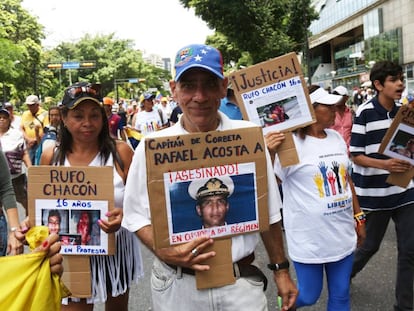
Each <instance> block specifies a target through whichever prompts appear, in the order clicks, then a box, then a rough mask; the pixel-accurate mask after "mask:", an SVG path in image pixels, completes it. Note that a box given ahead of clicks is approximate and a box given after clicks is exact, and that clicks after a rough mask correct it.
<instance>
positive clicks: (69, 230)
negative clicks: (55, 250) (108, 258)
mask: <svg viewBox="0 0 414 311" xmlns="http://www.w3.org/2000/svg"><path fill="white" fill-rule="evenodd" d="M35 205H36V206H35V211H36V215H35V219H36V225H44V226H47V227H48V228H49V232H50V233H56V234H59V237H60V241H61V242H62V249H61V253H63V254H65V255H79V254H82V255H98V254H101V255H105V254H107V253H108V235H107V234H106V233H105V232H104V231H103V230H101V228H100V227H99V225H98V220H99V219H101V218H102V217H103V215H105V214H106V212H107V211H108V202H107V201H94V200H90V201H89V200H88V201H81V200H80V201H78V200H60V199H58V200H53V199H52V200H48V199H37V200H35Z"/></svg>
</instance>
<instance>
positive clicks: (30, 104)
mask: <svg viewBox="0 0 414 311" xmlns="http://www.w3.org/2000/svg"><path fill="white" fill-rule="evenodd" d="M25 104H26V105H27V108H28V110H26V111H24V112H23V114H22V119H21V124H20V129H21V130H22V131H23V135H24V138H25V140H26V144H27V148H28V150H29V156H30V160H31V161H32V164H34V163H35V157H36V149H37V146H38V143H39V142H40V140H41V139H42V136H43V128H44V127H45V126H46V125H48V123H49V122H48V120H47V111H46V110H44V109H43V108H42V107H40V100H39V97H37V96H36V95H29V96H27V98H26V101H25Z"/></svg>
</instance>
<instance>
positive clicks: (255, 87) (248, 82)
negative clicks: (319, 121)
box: [229, 53, 315, 166]
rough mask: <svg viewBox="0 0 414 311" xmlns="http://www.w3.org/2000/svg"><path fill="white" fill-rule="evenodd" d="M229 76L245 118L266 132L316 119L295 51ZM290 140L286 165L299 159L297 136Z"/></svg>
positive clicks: (286, 129)
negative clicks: (295, 143)
mask: <svg viewBox="0 0 414 311" xmlns="http://www.w3.org/2000/svg"><path fill="white" fill-rule="evenodd" d="M229 80H230V81H231V83H232V88H233V90H234V94H235V96H236V98H237V102H238V103H239V104H240V105H239V106H240V108H241V111H242V113H243V118H244V119H246V120H250V121H252V122H254V123H255V124H257V125H258V126H260V127H262V129H263V134H267V133H269V132H271V131H275V130H278V131H282V132H290V131H292V130H294V129H296V128H300V127H305V126H307V125H309V124H312V123H314V122H315V113H314V111H313V107H312V104H311V101H310V98H309V94H308V90H307V87H306V83H305V80H304V78H303V74H302V70H301V67H300V64H299V61H298V59H297V56H296V54H295V53H289V54H286V55H284V56H280V57H276V58H274V59H271V60H269V61H265V62H262V63H259V64H256V65H253V66H250V67H248V68H244V69H241V70H238V71H236V72H233V73H231V75H230V76H229ZM290 142H291V143H289V142H288V141H287V142H285V143H284V144H283V146H281V147H280V148H279V150H280V151H281V152H280V153H279V158H280V161H281V163H282V165H283V166H287V165H291V164H295V163H297V162H298V161H299V160H298V157H297V154H296V148H295V145H294V143H293V140H290ZM292 159H293V161H292ZM294 159H296V161H294Z"/></svg>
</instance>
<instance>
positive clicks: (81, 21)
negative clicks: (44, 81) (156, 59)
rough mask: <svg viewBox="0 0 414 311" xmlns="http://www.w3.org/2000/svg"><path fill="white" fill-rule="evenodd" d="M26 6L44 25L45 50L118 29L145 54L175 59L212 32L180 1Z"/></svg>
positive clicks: (74, 0)
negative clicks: (184, 49) (178, 52)
mask: <svg viewBox="0 0 414 311" xmlns="http://www.w3.org/2000/svg"><path fill="white" fill-rule="evenodd" d="M22 6H23V8H25V9H26V10H28V11H29V13H30V14H31V15H33V16H36V17H38V22H39V23H40V24H41V25H43V26H44V27H45V29H44V32H45V35H46V39H45V40H44V41H43V46H44V47H47V48H53V47H55V46H57V45H58V44H59V43H61V42H63V41H65V42H68V41H69V42H76V41H77V40H79V39H80V38H81V37H83V36H84V35H85V34H91V35H108V34H110V33H115V37H116V38H117V39H131V40H133V41H134V42H135V48H136V49H140V50H142V51H143V52H144V54H158V55H160V56H161V57H171V58H173V57H174V56H175V53H176V52H177V51H178V50H179V49H180V48H181V47H183V46H185V45H187V44H191V43H204V42H205V39H206V37H207V36H208V35H211V34H212V33H213V30H211V29H209V28H208V27H207V25H206V23H205V22H204V21H202V20H201V19H200V18H198V17H196V16H195V14H194V11H193V10H188V9H185V8H184V7H183V6H182V5H181V4H180V3H179V0H115V1H111V0H71V1H68V0H23V2H22Z"/></svg>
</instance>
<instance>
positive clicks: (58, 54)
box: [45, 34, 170, 98]
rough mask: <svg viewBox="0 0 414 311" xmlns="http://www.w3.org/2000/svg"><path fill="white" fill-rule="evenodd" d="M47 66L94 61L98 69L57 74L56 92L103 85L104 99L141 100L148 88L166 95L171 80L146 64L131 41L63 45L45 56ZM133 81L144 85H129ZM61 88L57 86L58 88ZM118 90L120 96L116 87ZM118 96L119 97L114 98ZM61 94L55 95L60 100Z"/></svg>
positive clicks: (98, 39) (87, 39)
mask: <svg viewBox="0 0 414 311" xmlns="http://www.w3.org/2000/svg"><path fill="white" fill-rule="evenodd" d="M46 55H47V56H46V59H45V61H46V62H48V63H61V62H68V61H74V62H82V61H94V62H95V63H96V68H91V69H76V70H55V71H54V72H53V76H54V85H55V89H57V90H62V89H64V87H65V86H68V85H69V84H71V83H73V82H76V81H90V82H94V83H101V84H102V93H103V94H104V95H110V96H116V95H119V96H120V97H128V98H129V97H138V96H139V95H140V94H141V93H142V92H143V91H145V90H146V89H147V88H148V87H151V88H157V89H158V90H159V91H161V92H162V93H164V94H165V90H164V88H163V86H164V82H165V81H168V80H169V79H170V74H169V72H168V71H165V70H162V69H159V68H156V67H154V66H152V65H150V64H148V63H146V62H145V61H144V60H143V57H142V53H141V52H140V51H138V50H135V49H134V48H133V42H132V41H131V40H120V39H116V38H115V37H114V34H109V35H97V36H92V35H89V34H87V35H85V36H84V37H83V38H81V39H80V40H79V41H78V42H75V43H68V42H63V43H61V44H59V45H58V46H57V47H56V48H54V49H53V50H51V51H49V52H48V53H47V54H46ZM131 79H138V80H139V79H144V80H145V81H144V82H140V83H135V82H134V83H129V82H128V81H131ZM57 84H58V85H57ZM116 86H117V88H116V89H117V92H116V91H115V87H116ZM115 93H117V94H115ZM58 95H59V94H56V93H54V94H52V96H58Z"/></svg>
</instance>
